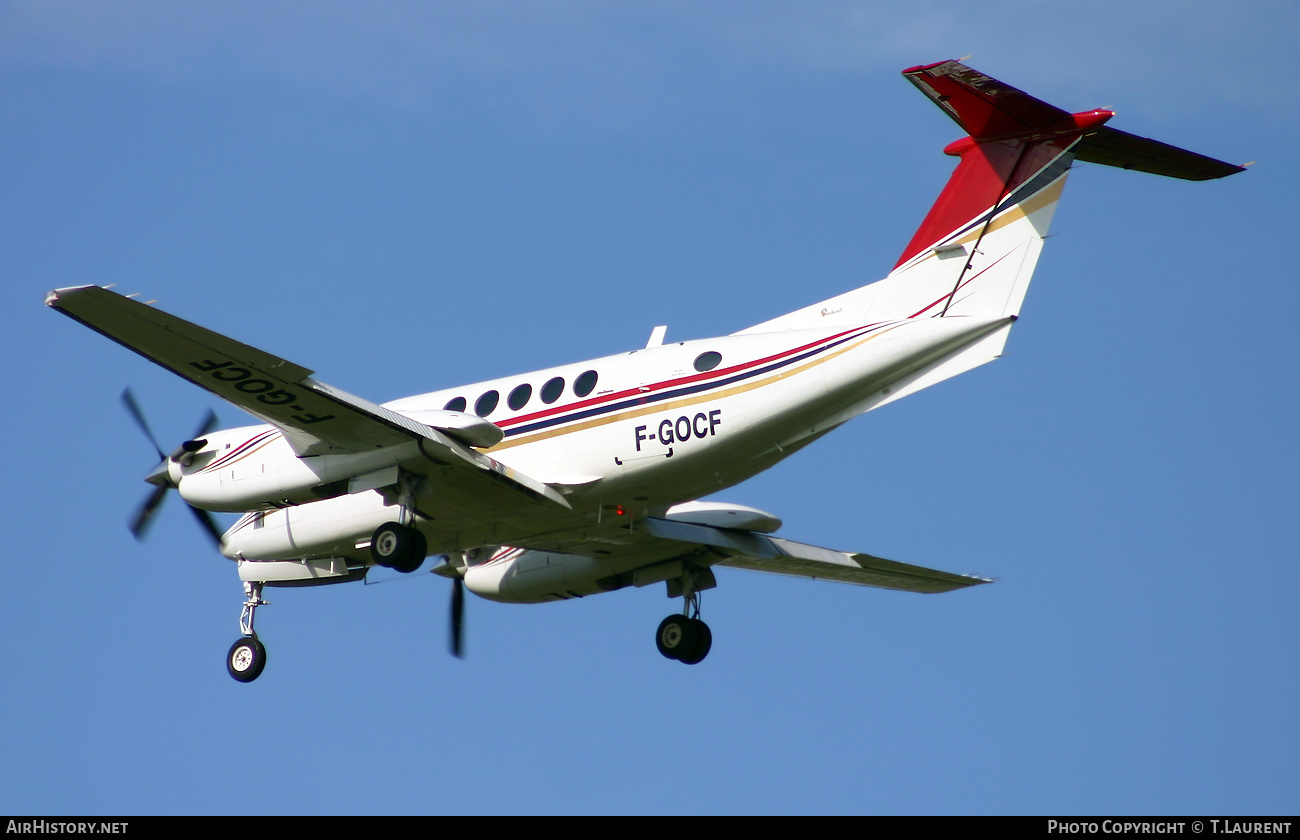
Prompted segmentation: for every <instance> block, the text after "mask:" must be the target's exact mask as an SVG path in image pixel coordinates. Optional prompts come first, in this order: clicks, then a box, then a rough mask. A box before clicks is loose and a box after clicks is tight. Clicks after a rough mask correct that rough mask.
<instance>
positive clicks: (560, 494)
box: [46, 61, 1242, 682]
mask: <svg viewBox="0 0 1300 840" xmlns="http://www.w3.org/2000/svg"><path fill="white" fill-rule="evenodd" d="M903 75H904V76H905V77H906V78H907V79H908V81H910V82H912V83H913V84H914V85H916V86H917V87H918V88H919V89H920V90H921V91H922V92H923V93H925V94H926V95H927V96H929V97H930V98H931V99H933V100H934V102H935V104H937V105H938V106H939V107H940V108H942V109H943V110H944V111H945V112H946V113H947V114H948V115H949V116H950V117H952V118H953V119H954V120H956V122H957V123H958V125H960V126H961V127H962V129H964V130H965V131H966V133H967V136H966V137H963V138H962V139H960V140H957V141H956V142H954V143H952V144H951V145H949V146H948V147H947V148H946V149H945V151H946V152H947V153H948V154H949V155H953V156H955V157H957V158H958V162H957V167H956V170H955V171H954V172H953V174H952V177H951V179H950V180H949V181H948V184H947V186H945V188H944V190H943V192H942V193H941V194H940V196H939V199H938V201H936V202H935V204H934V206H933V207H932V208H931V209H930V212H929V214H928V215H927V216H926V217H925V219H924V221H923V222H922V223H921V226H920V228H919V229H918V230H917V231H916V234H915V235H914V236H913V237H912V240H911V242H909V243H908V245H907V247H906V248H904V249H903V253H902V256H900V257H899V259H898V262H897V264H896V265H895V266H894V269H893V271H891V272H890V274H889V276H887V277H886V278H885V279H883V280H880V281H879V282H876V283H872V284H870V285H867V286H863V287H861V288H858V289H854V290H852V291H849V292H846V293H844V294H842V295H840V296H838V297H835V298H831V299H830V300H824V301H821V302H819V303H814V304H813V305H811V306H808V307H806V308H804V309H800V310H798V311H796V312H791V313H789V314H788V315H782V316H781V317H779V318H774V319H773V320H770V321H766V322H764V323H762V324H757V325H755V326H753V327H750V328H748V329H745V330H741V331H740V332H738V333H735V334H733V335H728V336H724V337H721V338H710V339H704V340H699V341H686V342H681V343H675V344H664V343H663V328H662V327H660V328H656V330H655V331H654V334H653V335H652V336H651V339H650V342H649V344H648V345H647V346H646V347H645V348H643V349H638V350H634V351H632V352H629V353H625V354H622V355H617V356H609V357H606V358H602V359H594V360H592V361H587V362H581V363H578V364H571V365H562V366H560V367H555V368H550V369H547V370H540V371H535V372H533V373H525V374H520V375H518V376H510V377H506V378H503V379H497V380H493V381H490V382H480V383H477V384H474V385H466V386H464V387H460V388H451V389H447V390H443V391H436V392H434V393H431V394H423V395H421V396H416V397H410V398H407V399H402V400H397V401H396V402H391V403H387V404H385V405H376V404H374V403H371V402H368V401H366V400H365V399H362V398H360V397H357V396H354V395H352V394H349V393H345V392H343V391H340V390H338V389H337V388H331V387H330V386H328V385H325V384H324V383H322V382H320V381H318V380H316V379H315V378H314V377H313V372H312V371H310V370H308V369H307V368H304V367H300V366H299V365H296V364H294V363H292V362H289V361H286V360H285V359H281V358H277V357H276V356H272V355H270V354H268V353H264V352H262V351H261V350H257V349H256V348H253V347H249V346H248V345H245V344H241V343H239V342H238V341H235V340H233V339H230V338H227V337H225V336H223V335H219V334H217V333H215V332H211V331H209V330H207V329H204V328H203V327H200V326H197V325H195V324H192V323H189V322H188V321H183V320H181V319H180V318H177V317H175V316H172V315H168V314H166V313H164V312H160V311H158V310H157V309H154V308H153V307H151V306H148V305H146V304H143V303H138V302H136V301H134V300H131V299H129V298H126V297H123V296H121V295H118V294H116V293H114V292H111V291H109V290H108V289H105V288H100V287H96V286H82V287H77V288H68V289H59V290H57V291H54V292H51V293H50V294H49V295H48V296H47V298H46V303H47V304H48V305H49V306H52V307H54V308H55V309H58V310H59V311H61V312H63V313H64V314H66V315H68V316H69V317H71V318H74V319H76V320H78V321H80V322H82V323H83V324H85V325H86V326H88V327H90V328H91V329H94V330H97V331H98V332H100V333H103V334H104V335H106V336H108V337H109V338H111V339H113V340H114V341H116V342H118V343H119V344H122V345H124V346H126V347H128V348H130V349H131V350H134V351H135V352H137V353H139V354H140V355H142V356H144V357H145V358H147V359H149V360H150V361H153V362H155V363H157V364H159V365H162V366H163V367H165V368H167V369H168V370H170V371H172V372H173V373H176V374H179V375H180V376H182V377H184V378H185V379H188V380H189V381H190V382H193V383H194V384H195V385H198V386H199V387H201V388H204V389H206V390H208V391H211V392H212V393H214V394H216V395H217V396H219V397H221V398H223V399H225V400H227V401H229V402H231V403H234V404H235V405H237V406H239V407H240V408H242V409H244V410H245V411H247V412H249V413H250V414H252V415H254V416H255V417H257V418H258V419H259V420H261V421H263V422H264V423H265V424H266V425H260V426H249V427H245V428H239V429H228V430H226V431H213V430H212V429H211V428H210V426H211V425H212V424H211V422H205V423H203V424H202V426H201V427H200V430H199V432H198V433H197V434H196V435H195V436H194V438H193V439H191V440H187V441H185V442H184V443H182V444H180V446H178V447H177V448H176V449H175V451H173V452H172V453H171V454H170V455H167V456H164V455H163V454H162V452H161V450H160V451H159V463H158V465H157V466H156V467H155V468H154V469H153V471H152V472H150V473H149V475H148V476H147V477H146V479H145V480H146V481H148V482H150V483H151V484H153V485H155V490H154V491H153V492H152V493H151V495H150V497H149V499H148V500H147V502H146V503H145V505H144V507H143V508H142V509H141V511H140V514H139V516H138V517H137V518H136V520H135V523H134V525H133V531H135V533H136V534H137V536H139V535H140V532H141V530H142V529H143V527H144V525H145V524H146V523H147V521H148V519H149V517H150V516H151V515H152V514H153V512H154V511H155V510H156V508H157V506H158V504H159V502H161V500H162V498H163V496H164V494H165V493H166V491H167V489H169V488H175V489H176V490H178V491H179V492H180V494H181V497H182V498H183V499H184V500H185V501H186V502H187V503H188V504H189V505H190V506H191V508H192V509H193V510H194V512H195V513H196V514H197V515H198V517H199V519H200V521H201V522H202V523H203V524H204V525H205V526H206V527H207V529H208V530H209V531H210V532H211V533H212V534H213V536H214V537H215V538H216V539H217V540H218V543H219V546H220V550H221V553H222V554H224V555H225V556H226V557H228V558H230V559H232V560H234V561H236V565H237V568H238V571H239V578H240V580H241V581H243V585H244V593H245V601H244V606H243V611H242V613H241V615H240V629H241V631H242V636H241V638H240V639H239V640H238V641H237V642H236V643H235V644H234V646H233V647H232V648H231V649H230V652H229V654H228V656H227V660H226V665H227V668H228V670H229V672H230V674H231V676H233V677H234V678H235V679H237V680H240V681H243V682H248V681H251V680H253V679H255V678H256V677H257V676H258V674H260V673H261V671H262V668H263V666H264V665H265V663H266V650H265V648H264V647H263V646H262V644H261V642H260V641H258V637H257V634H256V633H255V632H254V629H253V616H254V613H255V612H256V610H257V608H258V607H259V606H262V605H263V604H265V603H266V602H265V601H263V600H262V590H263V587H264V586H308V585H320V584H330V583H345V582H348V581H357V580H361V579H363V578H364V577H365V576H366V574H367V572H368V571H369V570H370V569H371V568H372V567H373V566H384V567H389V568H393V569H397V570H399V571H402V572H411V571H414V570H415V569H416V568H418V567H419V566H420V565H421V564H422V563H423V562H424V560H425V558H426V556H428V555H436V556H437V557H438V565H437V566H436V567H435V568H434V569H433V571H434V572H435V573H437V574H440V575H443V576H444V577H447V578H450V579H451V580H452V581H453V588H452V647H453V651H454V652H456V653H457V654H459V650H460V624H461V610H462V599H463V588H468V589H469V590H470V591H471V592H473V593H475V594H477V595H480V596H482V597H484V598H489V599H491V600H495V601H504V602H509V603H538V602H543V601H555V600H563V599H568V598H580V597H583V596H586V595H594V594H597V593H601V592H612V591H614V590H617V589H623V588H625V587H628V586H637V587H640V586H646V585H649V584H666V585H667V588H668V595H669V597H680V598H682V599H683V609H682V613H681V614H678V615H672V616H669V617H668V618H666V619H664V621H663V623H662V624H661V625H660V626H659V629H658V632H657V634H656V636H655V640H656V643H657V645H658V647H659V650H660V652H661V653H662V654H663V655H664V656H666V657H668V658H669V659H676V660H678V661H681V662H684V663H688V664H694V663H697V662H699V661H701V660H702V659H704V657H705V655H706V654H707V653H708V652H709V648H710V645H711V644H712V634H711V632H710V631H709V628H708V626H707V625H705V624H704V623H703V622H702V621H701V620H700V618H699V605H700V592H701V591H703V590H706V589H709V588H712V587H714V586H715V585H716V579H715V576H714V567H717V566H725V567H731V568H739V569H751V570H756V571H762V572H772V573H775V574H783V575H794V576H798V577H806V578H817V579H824V580H832V581H841V582H844V583H855V584H860V585H863V586H876V587H882V588H885V589H900V590H906V591H910V592H930V593H933V592H946V591H949V590H952V589H960V588H964V587H968V586H975V585H977V584H981V583H987V582H988V581H987V580H985V579H983V578H975V577H967V576H962V575H956V574H950V573H947V572H940V571H935V570H932V569H925V568H921V567H919V566H911V565H906V564H903V563H898V562H894V561H890V560H884V559H881V558H879V557H872V556H871V555H868V554H859V553H853V552H842V551H832V550H830V549H826V548H818V547H816V546H812V545H806V544H803V543H797V542H792V541H790V540H786V539H781V538H778V537H774V536H771V534H772V532H774V531H776V530H777V528H779V527H780V525H781V522H780V520H779V519H777V518H776V517H775V516H772V515H770V514H767V513H764V512H762V511H759V510H755V509H753V508H748V507H743V506H740V505H729V504H722V503H715V502H699V501H696V499H698V498H699V497H701V496H704V495H706V494H711V493H715V492H717V491H719V490H722V489H724V488H727V487H731V486H732V485H734V484H737V483H739V482H742V481H744V480H745V479H747V478H749V477H751V476H753V475H756V474H757V473H760V472H762V471H763V470H766V469H767V468H768V467H771V466H772V465H774V464H776V463H777V462H778V461H780V460H782V459H783V458H786V457H788V456H790V455H791V454H793V453H794V452H796V451H798V450H799V449H802V448H803V447H805V446H807V445H808V444H810V443H812V442H813V441H815V440H817V439H818V438H820V437H821V436H822V435H824V434H826V433H827V432H829V431H831V430H832V429H834V428H835V427H837V426H839V425H840V424H841V423H843V422H845V421H846V420H849V419H851V418H853V417H856V416H857V415H859V414H862V413H864V412H867V411H870V410H872V409H874V408H879V407H880V406H882V405H886V404H888V403H890V402H893V401H894V400H897V399H899V398H900V397H905V396H907V395H909V394H912V393H915V392H916V391H919V390H921V389H922V388H927V387H929V386H931V385H934V384H935V383H937V382H940V381H942V380H944V379H948V378H949V377H952V376H956V375H957V374H959V373H963V372H965V371H967V370H970V369H972V368H974V367H976V366H978V365H982V364H984V363H985V362H989V361H992V360H993V359H995V358H997V357H998V356H999V355H1000V354H1001V353H1002V348H1003V345H1004V344H1005V342H1006V340H1007V334H1008V332H1009V331H1010V329H1011V326H1012V324H1013V323H1014V322H1015V320H1016V316H1017V313H1018V312H1019V311H1020V304H1021V301H1022V300H1023V299H1024V296H1025V289H1026V287H1027V286H1028V284H1029V278H1030V275H1031V274H1032V273H1033V270H1034V265H1035V264H1036V263H1037V261H1038V255H1039V252H1040V250H1041V248H1042V245H1043V237H1044V236H1046V234H1047V229H1048V224H1049V223H1050V222H1051V219H1052V213H1053V211H1054V210H1055V208H1056V202H1057V200H1058V199H1059V198H1060V195H1061V190H1062V188H1063V187H1064V185H1065V178H1066V175H1067V174H1068V171H1069V169H1070V166H1071V163H1072V162H1073V161H1075V160H1079V161H1088V162H1093V163H1100V164H1104V165H1108V166H1117V167H1122V168H1125V169H1137V170H1140V171H1143V172H1149V173H1154V174H1158V175H1169V176H1173V177H1176V178H1186V179H1189V180H1207V179H1211V178H1220V177H1223V176H1225V175H1231V174H1232V173H1234V172H1239V171H1241V169H1242V167H1240V166H1234V165H1231V164H1227V163H1223V162H1222V161H1217V160H1214V159H1211V158H1207V157H1204V156H1202V155H1198V154H1195V153H1192V152H1188V151H1185V150H1183V149H1179V148H1176V147H1173V146H1169V145H1166V144H1164V143H1160V142H1157V141H1155V140H1149V139H1147V138H1143V137H1137V136H1135V135H1132V134H1126V133H1125V132H1122V131H1118V130H1115V129H1113V128H1110V127H1109V126H1107V125H1106V122H1107V121H1108V120H1109V119H1110V118H1111V117H1112V116H1113V113H1112V112H1110V111H1106V110H1095V111H1086V112H1083V113H1077V114H1072V113H1069V112H1066V111H1062V110H1060V109H1059V108H1055V107H1053V106H1051V105H1048V104H1047V103H1045V102H1041V101H1039V100H1037V99H1034V98H1033V97H1031V96H1028V95H1027V94H1025V93H1023V92H1021V91H1019V90H1017V89H1015V88H1013V87H1010V86H1008V85H1005V84H1003V83H1001V82H999V81H997V80H995V79H991V78H989V77H988V76H985V75H983V74H981V73H978V72H976V71H974V70H972V69H970V68H969V67H966V66H965V65H963V64H960V63H958V62H956V61H945V62H941V63H938V64H932V65H928V66H924V67H913V68H911V69H909V70H905V71H903ZM125 397H126V400H127V406H128V408H129V409H130V410H131V412H132V414H133V415H135V417H136V419H137V421H138V422H139V423H140V425H141V426H142V427H144V429H145V431H146V433H148V427H147V426H146V425H145V423H144V418H143V416H142V415H141V414H140V411H139V409H138V408H137V407H136V406H135V402H134V400H132V399H131V398H130V395H129V393H128V394H126V395H125ZM150 437H152V435H151V434H150ZM155 447H156V448H157V446H156V444H155ZM207 511H227V512H237V513H242V514H243V516H242V517H241V518H240V519H239V520H238V521H237V522H235V524H234V525H233V526H232V527H231V528H230V529H229V530H228V531H226V532H225V533H224V534H220V533H218V531H217V529H216V528H215V526H214V525H213V523H212V520H211V518H210V517H209V515H208V514H207Z"/></svg>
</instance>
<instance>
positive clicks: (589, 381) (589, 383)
mask: <svg viewBox="0 0 1300 840" xmlns="http://www.w3.org/2000/svg"><path fill="white" fill-rule="evenodd" d="M599 378H600V377H599V376H598V375H597V374H596V371H594V370H589V371H587V372H585V373H582V374H579V376H578V378H577V379H575V380H573V393H575V394H577V395H578V396H580V397H585V396H587V395H588V394H590V393H591V392H592V391H593V390H595V388H596V380H597V379H599Z"/></svg>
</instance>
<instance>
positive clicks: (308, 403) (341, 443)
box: [45, 286, 569, 510]
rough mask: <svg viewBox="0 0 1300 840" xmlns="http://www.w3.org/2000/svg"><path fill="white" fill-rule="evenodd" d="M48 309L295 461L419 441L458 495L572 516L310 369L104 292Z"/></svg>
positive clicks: (497, 468) (515, 476)
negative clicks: (168, 376)
mask: <svg viewBox="0 0 1300 840" xmlns="http://www.w3.org/2000/svg"><path fill="white" fill-rule="evenodd" d="M45 303H46V305H47V306H50V307H53V308H54V309H57V310H59V311H60V312H62V313H63V314H65V315H67V316H68V317H70V318H73V319H74V320H77V321H80V322H81V323H83V324H85V325H86V326H88V327H90V328H91V329H93V330H95V331H96V332H99V333H101V334H103V335H105V336H107V337H108V338H111V339H112V340H113V341H116V342H117V343H118V344H121V345H122V346H124V347H126V348H128V349H130V350H134V351H135V352H136V353H139V354H140V355H141V356H144V357H145V358H146V359H148V360H149V361H151V362H154V363H155V364H158V365H160V366H162V367H164V368H166V369H167V370H170V371H171V372H172V373H175V374H177V375H178V376H181V377H183V378H185V379H187V380H189V381H190V382H193V383H194V384H195V385H198V386H199V387H200V388H203V389H204V390H207V391H210V392H212V393H213V394H216V395H217V396H219V397H221V398H222V399H224V400H226V401H228V402H231V403H234V404H235V405H237V406H239V407H240V408H242V409H244V410H245V411H247V412H248V413H250V414H252V415H253V416H254V417H257V418H259V419H261V420H263V421H265V422H267V423H270V424H271V425H273V426H275V427H277V428H279V429H280V430H281V431H282V432H283V433H284V435H285V437H286V438H288V440H289V442H290V444H291V445H292V446H293V449H294V452H295V453H297V454H298V456H299V457H308V456H312V455H323V454H327V453H343V452H363V451H367V450H373V449H381V448H384V447H389V446H397V445H400V444H404V443H409V442H410V441H412V440H416V441H418V442H419V444H420V449H421V451H422V452H423V453H424V454H425V455H426V456H428V457H429V458H430V459H432V460H433V461H435V462H437V463H438V464H440V465H441V466H443V467H445V469H443V470H442V472H443V473H445V474H449V475H450V476H451V480H452V481H453V482H454V484H453V486H452V487H451V488H449V489H450V490H452V491H453V492H458V493H461V494H462V495H463V494H478V495H480V496H481V497H482V498H483V499H484V501H485V502H490V501H491V499H492V497H493V496H497V495H500V493H501V491H502V490H503V489H506V490H508V491H511V492H512V493H514V494H515V495H517V494H518V493H522V494H524V495H526V496H529V497H532V498H534V499H537V500H539V501H540V500H541V499H547V500H549V501H548V502H547V503H546V507H547V508H550V509H552V510H553V509H554V508H551V507H550V505H551V503H554V504H558V505H560V506H562V507H563V508H566V509H567V508H569V503H568V502H567V501H565V499H564V497H563V496H561V495H560V494H559V493H557V492H556V491H555V490H554V489H552V488H551V487H548V486H547V485H545V484H543V483H542V482H540V481H538V480H536V479H534V478H531V477H529V476H526V475H523V474H522V473H519V472H518V471H516V470H514V469H511V468H510V467H507V466H506V465H504V464H502V463H501V462H499V461H497V460H496V459H494V458H491V457H489V456H487V455H485V454H483V453H481V452H478V451H475V450H474V449H472V448H470V447H469V446H466V445H465V444H464V443H462V442H461V441H459V440H456V439H455V438H454V437H452V434H454V433H455V430H451V433H450V434H449V433H448V432H445V431H442V430H440V429H438V428H434V427H432V426H429V425H426V424H424V423H418V422H416V421H415V420H412V419H410V418H409V417H404V416H402V415H400V414H398V413H396V412H394V411H390V410H388V409H386V408H384V407H383V406H379V405H375V404H374V403H372V402H369V401H367V400H364V399H362V398H360V397H357V396H354V395H352V394H349V393H347V392H346V391H341V390H339V389H338V388H332V387H330V386H329V385H326V384H324V383H322V382H317V381H316V380H314V379H312V377H311V375H312V373H313V371H310V370H308V369H307V368H305V367H302V366H300V365H296V364H294V363H293V362H290V361H287V360H285V359H281V358H279V357H278V356H273V355H271V354H270V353H266V352H264V351H262V350H258V349H257V348H255V347H250V346H248V345H247V344H243V343H241V342H238V341H235V340H234V339H231V338H228V337H226V336H224V335H221V334H219V333H215V332H213V331H211V330H208V329H205V328H203V327H200V326H198V325H197V324H192V323H190V322H189V321H185V320H183V319H181V318H177V317H176V316H174V315H169V314H167V313H166V312H162V311H160V310H157V309H154V308H153V307H151V306H148V305H146V304H143V303H139V302H137V301H134V300H131V299H130V298H127V297H123V296H122V295H119V294H117V293H116V292H112V291H109V290H108V289H104V288H100V287H98V286H80V287H77V288H71V289H56V290H55V291H53V292H50V293H49V294H48V295H47V296H46V298H45Z"/></svg>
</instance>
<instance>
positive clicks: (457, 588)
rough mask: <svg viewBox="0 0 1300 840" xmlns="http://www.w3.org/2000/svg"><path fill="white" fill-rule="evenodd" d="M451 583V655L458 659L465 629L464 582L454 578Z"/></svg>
mask: <svg viewBox="0 0 1300 840" xmlns="http://www.w3.org/2000/svg"><path fill="white" fill-rule="evenodd" d="M451 583H452V588H451V655H452V656H454V657H456V658H457V659H460V658H461V639H462V636H463V635H464V630H465V623H464V621H465V582H464V581H463V580H461V579H460V578H454V579H453V580H452V582H451Z"/></svg>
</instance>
